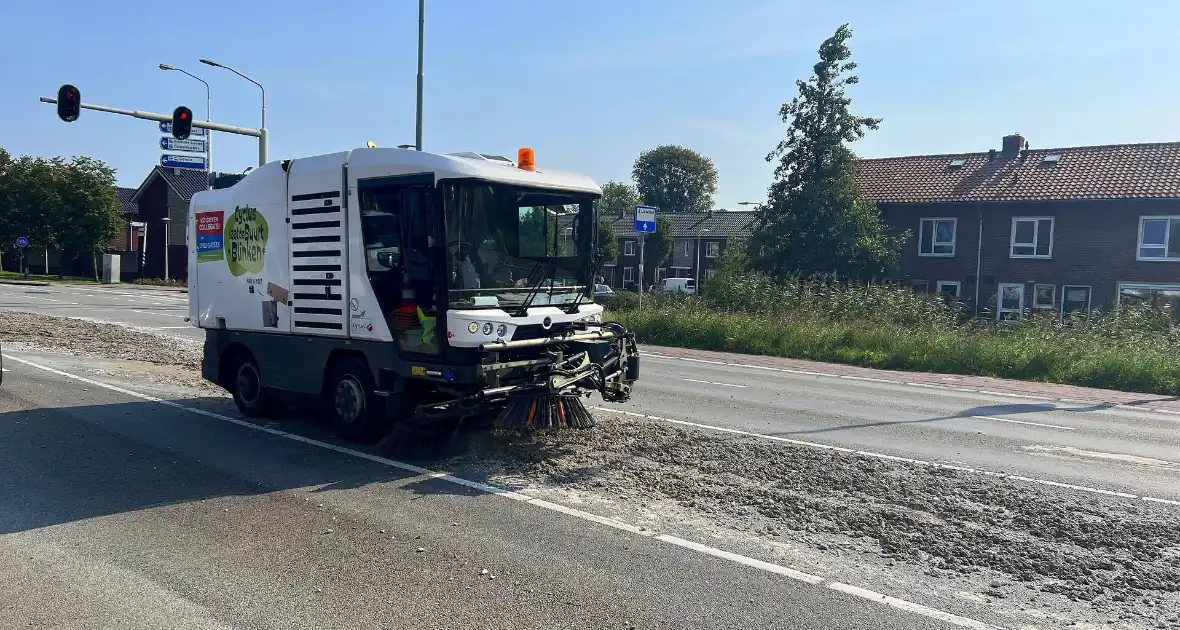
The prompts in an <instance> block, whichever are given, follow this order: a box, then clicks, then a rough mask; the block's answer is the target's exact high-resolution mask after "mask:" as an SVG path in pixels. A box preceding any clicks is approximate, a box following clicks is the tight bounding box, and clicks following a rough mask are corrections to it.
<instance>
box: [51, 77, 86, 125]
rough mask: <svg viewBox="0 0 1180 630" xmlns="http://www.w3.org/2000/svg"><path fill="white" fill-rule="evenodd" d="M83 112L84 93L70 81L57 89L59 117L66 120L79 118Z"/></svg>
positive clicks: (70, 120) (71, 120)
mask: <svg viewBox="0 0 1180 630" xmlns="http://www.w3.org/2000/svg"><path fill="white" fill-rule="evenodd" d="M81 113H82V93H81V92H79V91H78V88H76V87H74V86H72V85H70V84H69V83H67V84H65V85H63V86H61V87H60V88H58V90H57V117H58V118H60V119H62V120H63V121H64V122H74V121H75V120H78V115H79V114H81Z"/></svg>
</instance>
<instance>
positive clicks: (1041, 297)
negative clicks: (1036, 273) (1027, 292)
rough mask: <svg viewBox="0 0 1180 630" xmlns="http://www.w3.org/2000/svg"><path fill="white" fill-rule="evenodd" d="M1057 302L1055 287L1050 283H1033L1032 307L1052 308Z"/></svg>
mask: <svg viewBox="0 0 1180 630" xmlns="http://www.w3.org/2000/svg"><path fill="white" fill-rule="evenodd" d="M1056 302H1057V287H1056V286H1054V285H1052V284H1035V285H1033V308H1053V304H1054V303H1056Z"/></svg>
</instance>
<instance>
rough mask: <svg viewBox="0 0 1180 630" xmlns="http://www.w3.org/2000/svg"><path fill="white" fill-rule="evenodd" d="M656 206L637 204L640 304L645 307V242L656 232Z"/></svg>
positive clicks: (636, 222)
mask: <svg viewBox="0 0 1180 630" xmlns="http://www.w3.org/2000/svg"><path fill="white" fill-rule="evenodd" d="M659 211H660V209H659V208H657V207H655V206H635V233H636V234H639V306H640V307H641V308H642V307H643V279H644V275H643V242H644V240H645V237H646V236H647V235H648V234H655V233H656V213H657V212H659Z"/></svg>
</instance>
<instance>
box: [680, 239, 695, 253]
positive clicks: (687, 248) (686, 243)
mask: <svg viewBox="0 0 1180 630" xmlns="http://www.w3.org/2000/svg"><path fill="white" fill-rule="evenodd" d="M681 243H683V244H684V255H685V256H692V241H681Z"/></svg>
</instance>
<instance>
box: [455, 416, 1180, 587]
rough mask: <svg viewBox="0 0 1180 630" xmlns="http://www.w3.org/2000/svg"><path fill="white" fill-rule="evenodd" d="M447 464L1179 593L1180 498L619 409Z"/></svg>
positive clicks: (1049, 574) (759, 527) (751, 522)
mask: <svg viewBox="0 0 1180 630" xmlns="http://www.w3.org/2000/svg"><path fill="white" fill-rule="evenodd" d="M447 463H448V464H449V466H450V467H452V468H453V469H456V470H467V471H470V472H476V473H479V472H482V473H484V474H485V475H486V477H487V478H489V479H492V480H509V479H515V480H517V481H518V483H519V482H520V481H527V482H533V483H540V484H543V485H560V486H564V487H569V488H573V489H579V490H585V491H589V492H594V493H598V494H607V495H616V496H629V497H644V498H647V499H651V500H672V501H674V502H676V503H678V504H679V505H681V506H683V507H685V508H687V509H689V510H690V511H691V512H692V513H694V514H696V515H705V516H708V517H709V518H710V519H712V520H715V521H720V522H723V523H728V524H731V525H732V526H734V527H736V528H738V529H753V530H754V531H758V532H760V533H762V534H764V535H770V536H779V535H785V536H792V535H794V536H793V537H796V538H802V539H806V534H815V533H822V534H834V535H837V536H841V537H847V538H854V539H861V541H862V542H863V541H864V540H865V539H868V540H871V541H872V542H874V543H875V544H876V545H877V546H878V547H879V550H880V553H881V554H883V555H884V556H886V557H887V558H890V559H895V560H900V561H905V562H909V563H914V564H918V565H921V566H922V567H923V568H924V569H926V570H927V571H929V572H932V573H933V574H935V575H938V574H942V575H950V574H971V573H974V572H977V571H980V570H981V569H991V570H994V571H999V572H1002V573H1006V574H1008V575H1009V576H1011V577H1012V579H1013V581H1015V582H1023V583H1025V584H1026V585H1028V586H1030V587H1032V588H1034V589H1039V590H1042V591H1045V592H1052V593H1060V594H1062V595H1065V596H1067V597H1071V598H1075V599H1077V600H1083V601H1091V602H1095V603H1097V602H1098V601H1102V602H1107V603H1110V602H1121V601H1124V600H1126V599H1127V598H1131V597H1136V596H1143V595H1147V594H1150V592H1156V593H1173V594H1175V593H1180V510H1176V509H1174V508H1169V507H1168V506H1162V505H1155V504H1148V503H1143V502H1137V501H1128V500H1120V499H1113V498H1107V497H1102V498H1091V497H1088V496H1085V495H1081V494H1075V493H1069V492H1058V491H1056V490H1055V489H1049V488H1042V487H1039V486H1033V485H1025V484H1019V483H1012V482H1006V481H1003V480H998V479H994V478H990V477H982V476H978V475H971V474H968V473H960V472H957V471H952V470H945V469H937V468H933V467H928V466H921V465H914V464H906V463H902V462H892V461H887V460H880V459H874V458H867V457H861V456H854V455H848V454H843V453H836V452H829V451H822V450H818V449H809V448H804V447H796V446H791V445H786V444H774V443H769V442H765V441H758V440H756V439H754V438H742V437H729V436H717V435H714V434H707V433H704V432H698V431H692V430H683V429H679V428H676V427H671V426H667V425H659V424H655V423H653V422H650V421H644V420H630V419H622V418H616V417H607V418H600V422H599V425H598V426H597V427H596V428H595V429H594V430H592V431H585V432H573V431H570V432H564V433H562V434H561V435H560V436H559V437H555V436H545V435H540V436H537V437H535V438H531V439H530V438H514V437H509V436H496V437H495V438H494V439H491V440H473V441H472V443H471V444H470V450H469V451H467V452H466V453H464V454H463V455H461V456H458V457H456V458H454V459H452V460H450V461H449V462H447ZM800 534H801V535H803V536H799V535H800Z"/></svg>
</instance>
